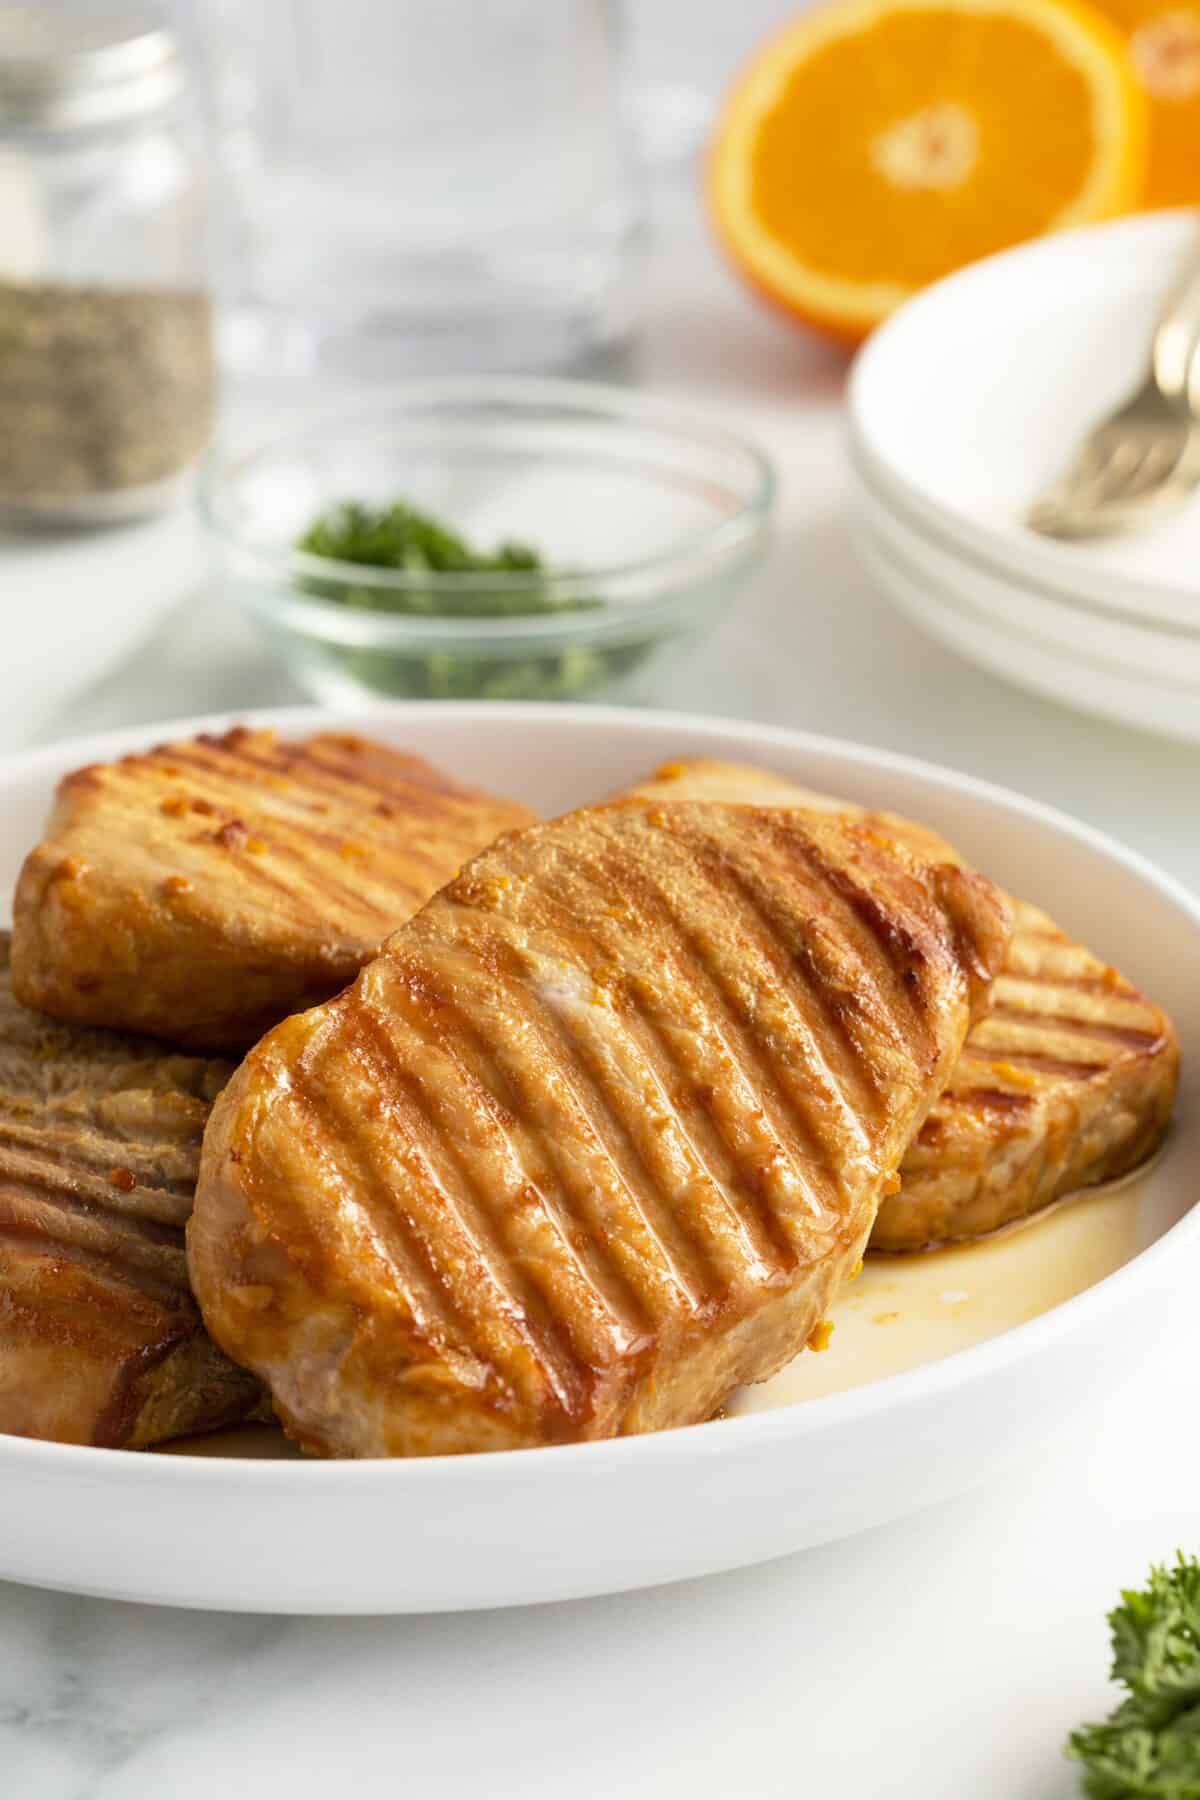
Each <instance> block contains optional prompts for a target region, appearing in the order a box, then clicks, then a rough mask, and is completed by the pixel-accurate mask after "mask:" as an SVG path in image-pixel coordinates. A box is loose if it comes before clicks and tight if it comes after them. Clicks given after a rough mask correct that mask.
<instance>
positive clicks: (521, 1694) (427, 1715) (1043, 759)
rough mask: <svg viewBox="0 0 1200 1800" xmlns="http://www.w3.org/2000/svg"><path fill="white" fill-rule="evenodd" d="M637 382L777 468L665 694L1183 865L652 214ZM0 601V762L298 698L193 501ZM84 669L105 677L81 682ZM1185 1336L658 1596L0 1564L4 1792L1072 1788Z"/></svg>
mask: <svg viewBox="0 0 1200 1800" xmlns="http://www.w3.org/2000/svg"><path fill="white" fill-rule="evenodd" d="M634 374H635V376H636V378H637V379H638V380H640V381H643V382H645V383H646V384H648V385H650V386H652V387H653V388H655V389H656V390H658V391H660V392H662V393H669V394H672V395H674V396H676V397H677V398H681V399H686V400H688V401H689V402H691V403H694V404H701V405H707V406H712V407H714V408H717V409H720V410H721V411H722V412H723V413H724V415H725V416H726V417H727V418H728V420H729V421H730V422H731V423H733V424H736V425H737V426H739V427H740V428H742V429H745V430H747V431H750V432H753V433H754V434H755V435H756V436H757V437H758V438H759V439H760V440H761V441H762V443H763V444H764V445H765V446H766V447H767V448H768V449H769V450H770V451H771V452H772V454H773V455H774V456H775V458H776V459H777V462H778V465H779V471H780V475H781V481H782V497H781V506H780V518H779V531H778V536H777V540H776V543H775V546H774V550H773V552H772V556H771V559H770V562H769V565H768V567H767V569H766V570H765V572H764V573H763V575H762V577H761V578H760V579H759V581H758V582H757V584H756V586H755V588H754V590H753V592H752V593H751V594H749V595H748V596H747V597H746V599H745V601H744V603H742V604H740V605H739V607H738V609H737V611H736V612H735V614H734V615H733V616H731V617H730V618H729V619H728V621H727V622H726V623H725V625H724V626H723V627H722V628H721V629H720V630H719V631H718V633H717V634H716V635H715V636H714V637H713V638H712V639H710V640H709V642H708V643H707V645H705V646H704V647H702V648H701V649H700V650H698V651H697V652H695V653H694V654H693V655H692V656H691V657H690V658H689V660H688V661H687V663H686V664H684V665H682V666H680V667H679V668H678V669H677V670H676V671H675V673H674V674H673V675H672V676H671V678H670V680H669V681H668V682H667V683H665V685H664V687H663V689H662V692H661V695H660V698H661V701H662V703H663V704H667V705H671V706H674V707H680V708H689V709H698V710H705V711H714V712H721V713H725V714H730V715H739V716H743V717H749V718H755V719H761V720H764V721H771V722H776V723H781V724H789V725H796V726H803V727H808V728H811V729H814V730H819V731H826V732H830V733H834V734H836V735H841V736H846V737H852V738H859V739H864V740H866V741H868V742H871V743H876V744H883V745H887V746H888V747H890V748H893V749H900V750H904V751H908V752H911V753H914V754H917V755H920V756H925V757H930V758H933V759H935V760H939V761H944V762H948V763H951V764H954V765H956V766H958V767H960V768H965V769H969V770H971V771H972V772H974V773H976V774H980V775H984V776H987V777H989V778H992V779H994V780H998V781H1001V782H1005V783H1007V784H1009V785H1011V786H1014V787H1017V788H1021V789H1024V790H1026V791H1027V792H1030V793H1033V794H1036V795H1037V796H1039V797H1040V798H1042V799H1044V800H1048V801H1051V802H1054V803H1055V804H1057V805H1060V806H1063V807H1065V808H1067V809H1068V810H1070V811H1072V812H1074V813H1077V814H1079V815H1080V816H1081V817H1083V818H1086V819H1088V820H1090V821H1091V822H1092V823H1094V824H1097V825H1099V826H1101V827H1103V828H1105V829H1107V830H1109V831H1112V832H1114V833H1116V834H1117V835H1118V836H1120V837H1122V838H1124V839H1126V840H1127V841H1128V842H1130V843H1132V844H1134V845H1136V846H1137V847H1138V848H1139V849H1141V850H1143V851H1144V852H1146V853H1147V854H1148V855H1150V856H1151V857H1153V858H1154V859H1155V860H1157V861H1159V862H1160V863H1162V864H1163V865H1164V866H1166V867H1167V868H1169V869H1171V870H1172V871H1173V872H1174V873H1175V874H1176V875H1178V876H1180V877H1181V878H1182V879H1183V880H1184V881H1185V882H1187V883H1189V884H1190V885H1191V886H1193V887H1196V888H1200V834H1198V833H1197V829H1196V820H1197V806H1196V795H1197V792H1198V791H1200V751H1197V750H1195V749H1192V750H1189V749H1186V748H1183V747H1180V746H1176V745H1172V744H1170V743H1167V742H1163V741H1160V740H1156V739H1155V738H1153V737H1150V736H1141V735H1139V734H1136V733H1133V732H1128V731H1123V730H1120V729H1118V728H1116V727H1108V726H1105V725H1102V724H1099V723H1095V722H1092V721H1089V720H1088V719H1086V718H1083V717H1080V716H1077V715H1074V714H1072V713H1069V712H1065V711H1059V710H1058V709H1056V708H1055V707H1053V706H1051V705H1049V704H1045V703H1043V702H1041V701H1038V700H1035V699H1032V698H1029V697H1027V696H1025V695H1023V694H1021V693H1019V692H1017V691H1016V690H1015V689H1010V688H1008V687H1006V686H1004V685H1002V684H1001V683H1000V682H998V681H995V680H993V679H991V678H990V677H988V676H986V675H984V674H981V673H978V672H976V671H975V670H973V669H971V668H970V667H968V666H967V665H966V664H964V663H960V662H959V661H957V660H956V659H955V658H954V657H953V656H951V655H949V654H948V653H947V652H945V651H943V650H941V649H940V648H938V647H937V646H935V645H933V644H932V643H929V642H927V641H926V640H925V639H924V638H923V637H921V636H920V635H919V634H918V633H917V632H916V631H915V630H914V629H913V628H912V627H910V626H909V625H908V624H907V623H906V622H905V621H904V620H902V619H900V618H899V617H897V616H896V615H895V614H894V613H893V612H892V611H891V610H890V609H889V608H888V607H887V605H885V603H884V602H883V601H882V600H881V599H880V598H879V597H878V596H877V595H876V594H875V593H874V592H873V591H872V588H871V585H870V583H869V581H868V579H867V577H866V576H865V575H864V574H863V573H862V572H861V571H860V570H859V569H858V567H857V566H856V563H855V559H854V554H853V551H852V548H851V543H850V538H849V533H848V528H847V523H846V519H845V516H844V504H843V490H844V480H845V475H844V460H843V451H842V421H841V414H840V406H839V401H840V393H841V386H842V379H843V365H842V363H841V361H840V359H839V358H838V357H836V356H835V355H834V354H833V353H831V352H827V351H825V350H824V349H823V348H821V347H820V346H818V345H816V344H814V343H812V342H811V341H809V340H807V339H805V338H804V337H803V336H802V335H797V334H793V333H790V332H789V331H788V330H787V329H786V328H785V327H784V326H782V325H780V324H777V323H776V322H775V321H773V320H772V319H769V318H767V317H766V316H764V315H763V314H762V313H761V312H759V311H758V310H756V309H755V308H754V306H753V305H751V303H750V302H748V301H747V300H746V299H745V298H744V297H743V296H742V295H741V293H740V292H739V291H738V290H737V289H736V288H735V286H734V284H733V283H732V282H731V281H730V280H729V279H728V278H727V277H726V276H725V274H724V273H723V272H722V271H721V270H720V269H719V268H718V267H717V265H716V263H715V260H714V259H713V258H712V257H711V255H710V254H709V253H708V251H707V249H706V248H705V247H704V245H703V243H702V241H701V239H700V237H699V234H698V232H697V230H696V228H695V225H694V222H693V223H689V222H687V221H686V220H682V219H681V220H679V221H677V228H676V229H674V230H673V231H672V232H671V233H670V234H669V235H668V236H667V237H666V238H665V239H664V240H663V241H662V243H661V244H660V247H659V249H658V251H657V253H656V260H655V265H654V268H653V269H652V280H651V282H650V284H649V300H648V307H647V313H646V316H645V319H644V322H643V325H642V328H641V330H640V332H639V336H638V340H637V344H636V347H635V351H634ZM80 594H84V595H86V596H88V599H87V601H86V602H81V601H80V599H79V596H80ZM0 596H2V598H3V602H4V607H5V620H6V645H7V653H6V656H5V658H4V661H3V664H2V665H0V749H5V748H10V747H14V746H16V745H18V744H20V743H26V742H30V741H34V740H44V739H46V738H47V737H51V736H60V735H64V734H66V733H68V732H74V731H85V730H93V729H98V728H102V727H104V726H107V725H110V724H114V725H115V724H121V723H125V722H133V721H138V720H149V719H154V718H163V719H165V718H168V717H170V716H171V715H179V714H181V713H190V712H197V711H203V710H210V709H224V708H240V707H247V706H251V705H255V704H262V705H266V704H276V703H278V702H280V701H286V700H288V699H292V698H298V697H299V696H298V695H296V693H295V691H294V689H293V688H292V687H291V685H290V683H289V681H288V679H287V678H286V676H284V675H283V674H281V672H280V671H279V670H278V669H277V668H276V667H274V666H273V665H272V664H271V663H270V661H269V660H268V659H267V658H266V656H265V653H264V652H263V650H262V648H261V647H260V646H259V645H258V644H257V643H256V641H255V640H254V639H253V637H252V636H251V634H250V633H249V631H248V629H247V628H245V627H244V626H243V625H242V624H241V623H240V622H239V621H238V620H236V619H235V618H233V617H231V616H229V615H227V614H226V613H225V612H224V611H223V610H222V609H221V608H220V607H219V606H214V605H213V603H212V602H211V601H210V600H209V599H208V598H207V597H206V596H205V594H204V590H203V573H202V564H201V559H200V554H199V547H198V544H197V542H196V538H195V534H194V531H193V527H192V526H191V523H190V521H189V520H188V518H187V517H186V516H185V515H180V516H177V517H175V518H173V519H171V520H169V521H165V522H163V523H160V524H158V525H156V526H152V527H148V528H145V529H140V530H130V531H126V532H123V533H121V534H119V535H114V536H112V537H110V538H101V539H96V538H90V539H89V538H80V539H77V540H74V541H70V542H68V543H63V544H54V545H50V544H43V545H32V546H31V545H18V544H12V543H9V544H4V545H0ZM110 599H114V600H115V601H118V602H119V606H120V616H119V621H118V623H117V624H115V625H114V624H113V620H114V618H116V617H117V615H115V614H113V613H112V612H106V611H105V608H106V607H107V606H108V602H109V600H110ZM90 607H94V608H95V610H94V611H89V610H88V609H89V608H90ZM139 633H140V634H141V638H140V640H139ZM87 667H91V668H92V669H93V671H95V669H96V668H97V667H99V668H100V671H101V672H100V675H99V677H98V678H96V676H95V674H94V673H93V676H92V678H91V679H90V680H87V679H84V677H83V675H82V671H83V670H84V669H85V668H87ZM1047 898H1048V897H1047ZM1191 1310H1192V1309H1191V1308H1188V1307H1185V1305H1184V1304H1183V1303H1181V1314H1182V1313H1183V1312H1184V1311H1191ZM1197 1329H1200V1328H1197V1327H1192V1326H1189V1325H1188V1324H1187V1323H1186V1321H1185V1320H1184V1319H1183V1318H1182V1317H1181V1320H1180V1324H1179V1330H1178V1332H1177V1333H1176V1334H1175V1341H1176V1344H1177V1348H1176V1350H1175V1352H1174V1354H1173V1355H1172V1356H1170V1357H1169V1358H1168V1357H1166V1356H1164V1355H1162V1354H1161V1353H1156V1356H1155V1360H1154V1361H1153V1362H1152V1364H1151V1365H1150V1366H1145V1363H1144V1361H1143V1359H1141V1358H1140V1357H1139V1353H1138V1347H1137V1345H1136V1344H1133V1345H1131V1346H1130V1364H1129V1380H1128V1383H1127V1385H1126V1387H1125V1388H1124V1389H1123V1391H1121V1392H1119V1393H1114V1394H1111V1395H1109V1396H1108V1397H1107V1400H1106V1403H1105V1406H1104V1409H1103V1412H1102V1414H1101V1415H1100V1423H1099V1424H1097V1422H1096V1421H1095V1420H1094V1419H1093V1420H1091V1421H1089V1422H1088V1423H1087V1425H1086V1426H1084V1425H1081V1427H1080V1428H1079V1430H1078V1432H1077V1433H1076V1434H1075V1435H1074V1436H1073V1438H1072V1440H1071V1441H1069V1442H1064V1443H1063V1444H1062V1445H1061V1447H1060V1450H1059V1453H1058V1454H1057V1455H1055V1456H1054V1458H1053V1459H1051V1460H1050V1461H1048V1462H1044V1463H1042V1464H1041V1465H1039V1466H1035V1467H1033V1468H1031V1469H1029V1470H1027V1471H1026V1472H1025V1473H1023V1474H1021V1475H1020V1476H1019V1477H1014V1478H1012V1479H1010V1480H1008V1481H1006V1482H1005V1483H1004V1484H1003V1485H1002V1486H999V1487H997V1488H995V1489H993V1490H992V1491H990V1492H988V1493H986V1494H983V1495H975V1496H972V1497H970V1498H968V1499H965V1500H962V1501H958V1502H955V1503H953V1504H950V1505H946V1506H943V1507H941V1508H940V1509H938V1510H936V1511H934V1512H929V1513H926V1514H924V1515H923V1516H921V1517H919V1518H917V1519H914V1520H912V1521H910V1522H907V1523H903V1524H898V1525H895V1526H892V1527H889V1528H887V1529H885V1530H880V1531H876V1532H873V1533H871V1534H869V1535H868V1536H865V1537H859V1538H856V1539H854V1540H853V1541H850V1542H848V1543H845V1544H842V1545H837V1546H833V1547H830V1548H828V1549H826V1550H823V1551H820V1552H816V1553H809V1554H807V1555H802V1556H797V1557H793V1558H790V1559H788V1560H786V1561H784V1562H779V1563H775V1564H772V1565H769V1566H767V1567H763V1568H759V1569H755V1570H750V1571H748V1572H744V1573H740V1574H733V1575H726V1576H721V1577H718V1578H714V1579H711V1580H707V1581H702V1582H694V1583H689V1584H687V1585H685V1586H681V1587H676V1588H670V1589H664V1590H659V1591H657V1592H653V1593H647V1594H641V1595H634V1596H625V1597H618V1598H614V1599H609V1600H598V1601H591V1602H587V1603H580V1604H575V1605H562V1606H554V1607H543V1608H535V1609H531V1610H527V1611H523V1612H514V1613H503V1614H501V1613H494V1614H487V1615H475V1616H469V1615H464V1616H458V1617H450V1618H438V1619H399V1620H367V1621H360V1622H334V1621H306V1620H289V1621H282V1620H272V1619H254V1618H236V1617H223V1616H216V1615H204V1614H182V1613H168V1612H153V1611H149V1610H142V1609H139V1608H136V1607H129V1606H120V1605H115V1604H107V1603H101V1602H96V1601H88V1600H80V1599H74V1598H70V1597H65V1596H60V1595H55V1594H45V1593H36V1592H32V1591H25V1590H22V1589H19V1588H16V1587H3V1586H0V1793H2V1794H4V1795H5V1796H7V1795H8V1794H12V1795H13V1796H14V1797H15V1796H17V1795H19V1796H20V1797H21V1800H159V1797H160V1796H167V1795H169V1796H171V1800H212V1796H214V1795H217V1794H228V1795H241V1794H251V1793H253V1794H255V1795H256V1796H266V1797H273V1796H276V1795H278V1796H287V1797H288V1800H293V1797H294V1800H308V1797H309V1796H312V1797H313V1800H316V1797H317V1796H320V1800H327V1797H328V1795H329V1794H330V1793H331V1792H352V1791H353V1792H362V1793H370V1794H375V1793H382V1792H391V1791H392V1790H393V1789H395V1790H400V1789H403V1791H405V1792H408V1793H412V1794H414V1795H419V1796H420V1797H421V1800H436V1797H438V1796H446V1797H447V1800H449V1797H450V1796H453V1797H454V1800H466V1797H469V1796H474V1795H481V1796H482V1795H487V1796H489V1800H504V1797H506V1796H513V1797H514V1800H515V1797H516V1796H520V1797H521V1800H541V1797H542V1796H545V1797H547V1800H557V1797H558V1796H560V1795H565V1794H568V1793H569V1794H570V1795H571V1796H572V1800H593V1797H594V1800H615V1797H620V1800H642V1797H645V1800H650V1797H653V1800H673V1797H678V1800H682V1797H683V1796H685V1795H686V1796H687V1797H688V1800H742V1797H746V1800H759V1797H762V1800H766V1797H768V1796H779V1800H784V1797H785V1796H786V1797H787V1800H794V1797H795V1796H797V1795H801V1794H808V1793H820V1794H823V1795H829V1796H834V1797H836V1800H882V1797H883V1796H892V1795H895V1796H901V1797H905V1800H907V1797H908V1796H913V1800H916V1797H917V1796H920V1800H964V1796H967V1795H970V1796H971V1797H972V1800H1066V1796H1068V1795H1071V1794H1073V1793H1075V1792H1076V1784H1075V1777H1074V1774H1073V1772H1072V1770H1071V1768H1070V1767H1069V1766H1068V1765H1067V1764H1065V1763H1064V1762H1063V1761H1062V1760H1061V1756H1060V1746H1061V1743H1062V1740H1063V1738H1064V1736H1065V1734H1066V1732H1067V1730H1068V1729H1069V1728H1070V1727H1071V1726H1072V1725H1073V1724H1075V1723H1077V1722H1078V1721H1079V1720H1080V1719H1081V1718H1082V1717H1083V1716H1084V1715H1085V1714H1093V1713H1095V1712H1097V1711H1098V1710H1099V1709H1101V1708H1103V1707H1105V1706H1107V1704H1108V1696H1107V1693H1106V1688H1105V1679H1104V1677H1105V1671H1106V1664H1107V1638H1106V1633H1105V1629H1104V1623H1103V1614H1104V1612H1105V1610H1106V1609H1107V1607H1108V1606H1109V1605H1111V1604H1112V1602H1113V1600H1114V1599H1115V1596H1116V1589H1117V1587H1118V1586H1119V1585H1121V1584H1128V1583H1131V1582H1136V1581H1138V1580H1140V1578H1141V1576H1142V1573H1143V1571H1144V1568H1145V1565H1146V1564H1147V1563H1148V1562H1149V1561H1150V1560H1151V1559H1152V1558H1158V1559H1161V1558H1163V1557H1167V1556H1170V1555H1171V1554H1172V1552H1173V1551H1174V1548H1175V1546H1176V1544H1183V1545H1187V1546H1189V1547H1192V1548H1195V1547H1197V1546H1200V1533H1198V1532H1197V1526H1196V1510H1195V1496H1196V1492H1197V1485H1198V1483H1197V1478H1198V1476H1200V1445H1198V1444H1197V1439H1196V1434H1195V1432H1194V1430H1193V1429H1192V1428H1191V1420H1192V1419H1193V1417H1194V1413H1195V1399H1194V1395H1195V1383H1196V1376H1195V1369H1196V1368H1197V1366H1198V1361H1200V1359H1197V1357H1195V1356H1194V1355H1192V1354H1190V1353H1189V1352H1190V1351H1192V1350H1193V1349H1195V1350H1200V1344H1195V1345H1193V1343H1192V1338H1193V1336H1194V1335H1195V1333H1196V1331H1197ZM814 1477H816V1478H819V1470H817V1471H814ZM79 1529H80V1530H81V1531H90V1532H95V1533H98V1534H100V1533H102V1532H103V1520H102V1519H96V1518H93V1517H89V1516H87V1514H86V1513H83V1512H81V1516H80V1520H79ZM180 1554H181V1555H187V1556H193V1557H196V1558H198V1559H200V1558H203V1557H204V1556H205V1554H206V1546H205V1545H204V1544H203V1543H198V1544H187V1545H181V1547H180ZM314 1554H319V1547H318V1546H314Z"/></svg>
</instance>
